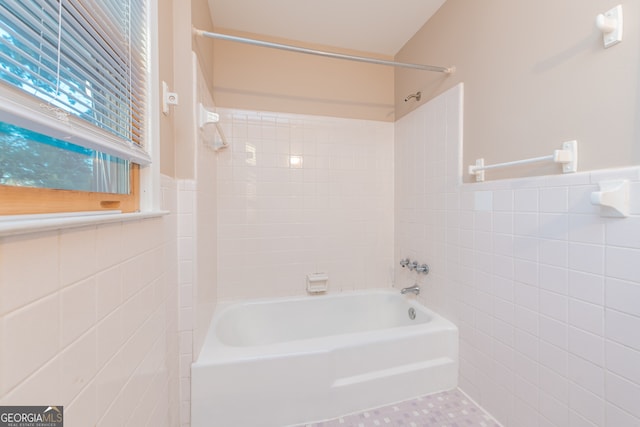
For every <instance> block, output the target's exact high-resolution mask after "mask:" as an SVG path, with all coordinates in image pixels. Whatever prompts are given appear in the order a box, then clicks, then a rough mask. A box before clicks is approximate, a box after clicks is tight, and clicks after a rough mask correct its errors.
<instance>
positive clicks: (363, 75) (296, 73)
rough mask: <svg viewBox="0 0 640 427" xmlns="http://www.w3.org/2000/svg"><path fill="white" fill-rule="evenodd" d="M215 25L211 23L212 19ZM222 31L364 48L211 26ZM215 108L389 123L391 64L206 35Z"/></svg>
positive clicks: (360, 53) (368, 54) (276, 40)
mask: <svg viewBox="0 0 640 427" xmlns="http://www.w3.org/2000/svg"><path fill="white" fill-rule="evenodd" d="M214 23H215V22H214ZM216 31H218V32H222V33H225V34H232V35H238V36H242V37H248V38H256V39H261V40H266V41H270V42H275V43H282V44H291V45H295V46H302V47H306V48H310V49H319V50H326V51H331V52H338V53H344V54H350V55H358V56H370V57H378V58H382V59H392V58H389V57H384V56H379V55H378V56H376V55H374V54H371V53H366V52H355V51H347V50H339V49H336V48H333V47H328V46H319V45H310V44H302V43H300V42H296V41H291V40H283V39H275V38H270V37H266V36H262V35H255V34H246V33H238V32H235V31H231V30H226V29H216ZM206 42H207V43H209V45H210V46H212V47H213V49H214V59H215V62H214V68H213V70H214V75H215V88H214V97H215V101H216V104H217V105H218V106H221V107H228V108H241V109H248V110H260V111H279V112H288V113H299V114H315V115H325V116H337V117H345V118H357V119H370V120H381V121H393V119H394V114H393V74H394V71H393V68H391V67H386V66H381V65H372V64H365V63H359V62H351V61H344V60H337V59H329V58H322V57H318V56H312V55H305V54H300V53H293V52H285V51H282V50H276V49H270V48H264V47H257V46H250V45H246V44H240V43H237V42H229V41H222V40H213V39H207V40H206Z"/></svg>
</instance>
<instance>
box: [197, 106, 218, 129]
mask: <svg viewBox="0 0 640 427" xmlns="http://www.w3.org/2000/svg"><path fill="white" fill-rule="evenodd" d="M219 121H220V115H219V114H218V113H214V112H213V111H209V110H207V107H205V106H204V105H202V103H199V104H198V126H199V127H200V129H202V128H204V126H205V125H207V124H209V123H218V122H219Z"/></svg>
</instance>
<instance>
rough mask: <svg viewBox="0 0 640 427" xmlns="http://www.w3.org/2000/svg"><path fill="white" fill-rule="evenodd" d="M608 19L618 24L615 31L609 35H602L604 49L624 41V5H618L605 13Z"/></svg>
mask: <svg viewBox="0 0 640 427" xmlns="http://www.w3.org/2000/svg"><path fill="white" fill-rule="evenodd" d="M604 17H605V18H606V19H610V20H613V21H615V22H616V26H615V29H614V30H613V31H611V32H609V33H606V32H605V33H602V41H603V42H604V47H605V48H607V47H611V46H613V45H616V44H618V43H620V42H621V41H622V5H618V6H616V7H614V8H613V9H610V10H608V11H606V12H605V13H604Z"/></svg>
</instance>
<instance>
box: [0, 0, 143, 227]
mask: <svg viewBox="0 0 640 427" xmlns="http://www.w3.org/2000/svg"><path fill="white" fill-rule="evenodd" d="M147 40H148V37H147V13H146V3H145V0H40V1H18V0H0V201H2V202H1V203H0V214H18V213H43V212H64V211H80V210H102V209H119V210H122V211H125V212H129V211H135V210H137V209H138V208H139V203H138V198H139V197H138V194H139V188H138V187H139V166H140V165H147V164H148V163H150V157H149V155H148V154H147V152H146V151H145V147H144V142H145V127H146V121H145V117H146V87H147V78H146V76H147V74H148V67H147V58H148V55H147Z"/></svg>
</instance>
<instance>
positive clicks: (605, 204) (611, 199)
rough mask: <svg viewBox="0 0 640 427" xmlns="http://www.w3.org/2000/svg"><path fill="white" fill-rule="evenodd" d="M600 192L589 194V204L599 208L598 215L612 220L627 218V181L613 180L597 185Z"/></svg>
mask: <svg viewBox="0 0 640 427" xmlns="http://www.w3.org/2000/svg"><path fill="white" fill-rule="evenodd" d="M598 184H599V186H600V191H594V192H593V193H591V204H592V205H598V206H601V209H600V215H601V216H606V217H614V218H626V217H628V216H629V181H627V180H626V179H623V180H614V181H601V182H599V183H598Z"/></svg>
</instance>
